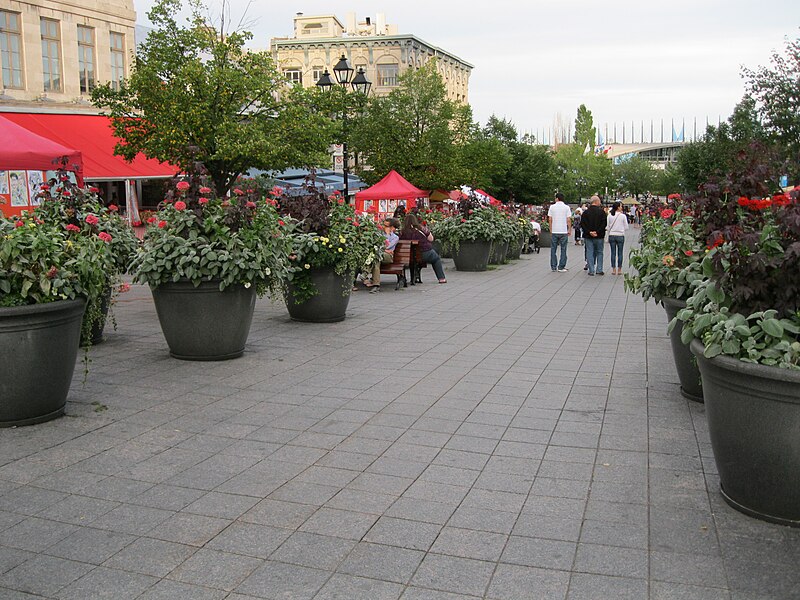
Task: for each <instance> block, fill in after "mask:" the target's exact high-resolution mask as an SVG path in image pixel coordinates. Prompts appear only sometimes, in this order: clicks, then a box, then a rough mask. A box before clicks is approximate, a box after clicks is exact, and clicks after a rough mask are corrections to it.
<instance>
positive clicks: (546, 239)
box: [539, 231, 553, 248]
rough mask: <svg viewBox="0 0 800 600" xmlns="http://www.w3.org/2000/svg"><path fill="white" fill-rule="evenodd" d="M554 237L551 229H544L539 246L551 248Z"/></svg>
mask: <svg viewBox="0 0 800 600" xmlns="http://www.w3.org/2000/svg"><path fill="white" fill-rule="evenodd" d="M552 239H553V235H552V234H551V233H550V232H549V231H543V232H542V233H540V234H539V246H541V247H542V248H549V247H550V243H551V242H552Z"/></svg>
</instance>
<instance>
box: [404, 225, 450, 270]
mask: <svg viewBox="0 0 800 600" xmlns="http://www.w3.org/2000/svg"><path fill="white" fill-rule="evenodd" d="M400 239H401V240H417V241H419V250H420V254H421V255H422V260H424V261H425V262H426V263H428V264H429V265H431V267H433V272H434V273H436V278H437V279H438V280H439V283H447V278H446V277H445V275H444V266H443V265H442V259H441V257H440V256H439V254H438V253H437V252H436V250H434V249H433V244H432V243H431V242H433V234H431V233H430V232H427V231H426V230H424V229H423V227H422V224H421V223H420V222H419V219H417V216H416V215H415V214H414V213H408V214H407V215H406V217H405V219H404V220H403V231H402V233H401V234H400ZM412 275H413V273H412Z"/></svg>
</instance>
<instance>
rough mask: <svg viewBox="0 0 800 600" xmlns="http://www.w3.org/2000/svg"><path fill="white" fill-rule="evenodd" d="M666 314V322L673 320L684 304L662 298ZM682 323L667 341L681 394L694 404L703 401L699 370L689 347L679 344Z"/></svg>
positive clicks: (673, 299) (684, 306)
mask: <svg viewBox="0 0 800 600" xmlns="http://www.w3.org/2000/svg"><path fill="white" fill-rule="evenodd" d="M661 304H662V306H663V307H664V310H665V311H666V313H667V322H669V321H671V320H672V319H674V318H675V315H677V314H678V311H680V310H681V309H684V308H686V302H684V301H683V300H676V299H675V298H664V299H663V300H662V301H661ZM682 331H683V323H682V322H680V321H679V322H678V324H677V325H676V326H675V329H673V330H672V333H670V334H669V341H670V343H671V345H672V358H673V359H674V361H675V368H676V369H677V371H678V379H679V380H680V382H681V394H682V395H683V397H684V398H688V399H689V400H692V401H694V402H702V401H703V384H702V382H701V379H700V369H698V368H697V361H696V360H695V358H694V355H692V351H691V350H690V349H689V346H687V345H686V344H684V343H683V342H681V332H682Z"/></svg>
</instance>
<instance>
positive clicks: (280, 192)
mask: <svg viewBox="0 0 800 600" xmlns="http://www.w3.org/2000/svg"><path fill="white" fill-rule="evenodd" d="M269 193H270V194H272V195H273V196H281V195H283V188H282V187H278V186H277V185H276V186H274V187H273V188H272V189H271V190H270V191H269Z"/></svg>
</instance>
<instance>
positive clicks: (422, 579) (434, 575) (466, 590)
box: [412, 554, 494, 596]
mask: <svg viewBox="0 0 800 600" xmlns="http://www.w3.org/2000/svg"><path fill="white" fill-rule="evenodd" d="M493 571H494V563H490V562H483V561H479V560H472V559H469V558H458V557H455V556H443V555H439V554H428V555H426V556H425V559H424V560H423V561H422V564H421V565H420V566H419V568H418V569H417V572H416V573H415V574H414V579H413V580H412V582H413V583H414V584H415V585H418V586H420V587H428V588H432V589H435V590H440V591H444V592H454V593H459V594H470V595H473V596H480V595H482V594H483V592H484V590H485V589H486V586H487V585H488V584H489V580H490V579H491V577H492V572H493Z"/></svg>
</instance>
